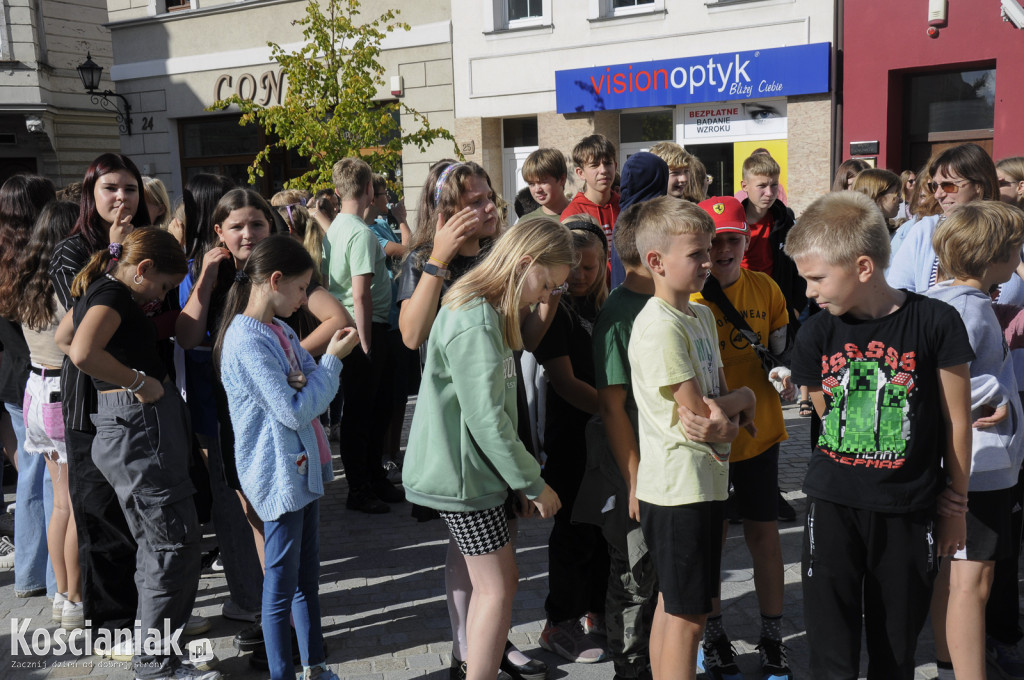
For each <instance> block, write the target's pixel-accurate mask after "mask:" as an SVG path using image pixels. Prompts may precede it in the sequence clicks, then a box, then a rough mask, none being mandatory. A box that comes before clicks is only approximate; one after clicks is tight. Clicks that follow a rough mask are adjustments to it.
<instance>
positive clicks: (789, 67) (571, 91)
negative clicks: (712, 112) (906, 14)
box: [555, 43, 831, 113]
mask: <svg viewBox="0 0 1024 680" xmlns="http://www.w3.org/2000/svg"><path fill="white" fill-rule="evenodd" d="M830 51H831V48H830V46H829V43H814V44H813V45H796V46H793V47H776V48H772V49H766V50H752V51H749V52H725V53H723V54H712V55H703V56H699V57H684V58H680V59H662V60H660V61H647V62H635V63H629V64H616V65H614V66H595V67H592V68H578V69H571V70H568V71H556V72H555V96H556V99H557V108H558V113H577V112H582V111H604V110H612V109H628V108H642V107H645V106H665V105H669V104H696V103H699V102H716V101H725V100H732V99H754V98H764V97H788V96H793V95H799V94H815V93H818V92H828V89H829V78H828V76H829V55H830Z"/></svg>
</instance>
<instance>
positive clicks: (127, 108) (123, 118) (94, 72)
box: [78, 52, 132, 136]
mask: <svg viewBox="0 0 1024 680" xmlns="http://www.w3.org/2000/svg"><path fill="white" fill-rule="evenodd" d="M102 73H103V67H102V66H100V65H99V64H97V63H96V62H94V61H93V60H92V53H90V52H86V55H85V61H84V62H82V63H81V64H80V65H79V66H78V75H79V77H80V78H81V79H82V86H83V87H85V91H86V92H88V93H89V95H91V96H90V100H91V101H92V103H93V104H98V105H99V106H100V107H101V108H103V109H106V110H107V111H111V112H112V113H114V115H115V116H116V117H117V125H118V128H119V129H120V130H121V132H122V133H124V134H126V135H129V136H130V135H131V134H132V107H131V105H130V104H129V103H128V100H127V99H125V98H124V96H123V95H119V94H118V93H116V92H112V91H111V90H104V91H103V92H100V93H98V94H97V93H96V91H95V90H96V89H97V88H98V87H99V86H100V76H101V75H102ZM110 97H117V98H118V99H120V100H121V102H122V103H123V104H124V111H123V112H122V111H121V109H120V108H118V106H117V103H116V102H113V101H111V100H110Z"/></svg>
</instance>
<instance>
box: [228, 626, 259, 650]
mask: <svg viewBox="0 0 1024 680" xmlns="http://www.w3.org/2000/svg"><path fill="white" fill-rule="evenodd" d="M231 644H233V645H234V646H235V649H237V650H238V651H240V652H252V651H255V649H256V648H257V647H262V646H263V627H262V626H261V625H260V624H259V623H254V624H252V625H250V626H246V627H245V628H243V629H242V630H240V631H238V634H237V635H235V639H234V640H232V641H231ZM266 654H267V652H266V650H264V651H263V655H264V656H266Z"/></svg>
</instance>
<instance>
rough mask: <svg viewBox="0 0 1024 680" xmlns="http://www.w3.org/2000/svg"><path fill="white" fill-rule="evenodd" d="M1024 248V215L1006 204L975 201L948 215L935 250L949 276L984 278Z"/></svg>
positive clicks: (934, 241) (939, 229) (934, 240)
mask: <svg viewBox="0 0 1024 680" xmlns="http://www.w3.org/2000/svg"><path fill="white" fill-rule="evenodd" d="M1021 244H1024V212H1022V211H1021V209H1020V208H1016V207H1014V206H1012V205H1009V204H1008V203H1003V202H1002V201H971V202H970V203H965V204H961V205H958V206H956V207H955V208H953V209H952V210H950V211H949V213H947V214H946V219H944V220H942V221H941V222H940V223H939V226H938V227H936V229H935V233H934V234H933V235H932V247H933V248H934V249H935V254H936V255H937V256H938V258H939V266H940V267H941V268H942V271H943V273H945V274H946V275H947V276H950V277H953V278H959V279H965V278H980V277H981V276H984V274H985V270H986V269H988V266H989V265H990V264H992V263H993V262H1006V261H1007V260H1009V259H1010V256H1011V255H1013V253H1014V251H1020V248H1021Z"/></svg>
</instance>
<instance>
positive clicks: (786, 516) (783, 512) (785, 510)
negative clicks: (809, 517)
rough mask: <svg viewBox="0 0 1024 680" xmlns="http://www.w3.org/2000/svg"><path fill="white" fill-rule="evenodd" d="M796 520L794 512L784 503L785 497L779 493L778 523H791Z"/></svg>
mask: <svg viewBox="0 0 1024 680" xmlns="http://www.w3.org/2000/svg"><path fill="white" fill-rule="evenodd" d="M795 519H796V510H794V509H793V506H792V505H790V504H789V503H788V502H787V501H786V497H785V496H783V495H782V491H779V521H780V522H792V521H794V520H795Z"/></svg>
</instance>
